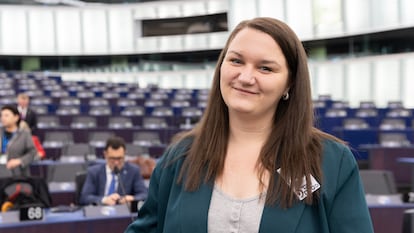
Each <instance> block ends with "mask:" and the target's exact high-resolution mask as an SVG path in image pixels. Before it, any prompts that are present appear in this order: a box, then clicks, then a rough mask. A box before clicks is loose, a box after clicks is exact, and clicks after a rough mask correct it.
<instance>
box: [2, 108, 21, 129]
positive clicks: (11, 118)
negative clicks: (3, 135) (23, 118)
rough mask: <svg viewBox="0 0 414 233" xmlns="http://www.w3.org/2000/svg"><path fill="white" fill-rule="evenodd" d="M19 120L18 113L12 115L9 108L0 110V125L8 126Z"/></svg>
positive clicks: (15, 123)
mask: <svg viewBox="0 0 414 233" xmlns="http://www.w3.org/2000/svg"><path fill="white" fill-rule="evenodd" d="M18 120H19V116H18V115H14V114H13V112H12V111H10V110H9V109H3V110H2V111H1V125H2V126H3V127H10V126H13V125H17V121H18Z"/></svg>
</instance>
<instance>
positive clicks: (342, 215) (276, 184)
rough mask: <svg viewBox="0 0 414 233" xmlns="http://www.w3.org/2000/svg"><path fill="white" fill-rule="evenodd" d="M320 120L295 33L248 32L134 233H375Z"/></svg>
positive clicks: (259, 24) (275, 23)
mask: <svg viewBox="0 0 414 233" xmlns="http://www.w3.org/2000/svg"><path fill="white" fill-rule="evenodd" d="M313 115H314V113H313V106H312V99H311V89H310V78H309V71H308V67H307V57H306V53H305V51H304V48H303V46H302V44H301V42H300V40H299V39H298V38H297V36H296V35H295V33H294V32H293V31H292V30H291V29H290V28H289V27H288V26H287V25H286V24H285V23H283V22H281V21H279V20H276V19H272V18H255V19H252V20H246V21H243V22H241V23H240V24H239V25H237V27H236V28H235V29H234V30H233V31H232V33H231V34H230V37H229V38H228V40H227V43H226V45H225V47H224V49H223V50H222V52H221V54H220V57H219V59H218V62H217V66H216V70H215V74H214V79H213V84H212V88H211V91H210V97H209V102H208V104H207V108H206V110H205V112H204V115H203V117H202V119H201V120H200V122H199V123H198V124H197V125H196V127H195V128H194V129H193V130H191V131H189V132H187V133H184V134H182V135H180V136H179V137H178V139H177V140H176V141H175V142H174V143H172V145H170V147H169V149H168V150H167V151H166V152H165V154H164V156H163V159H162V161H161V162H159V164H158V165H157V167H156V169H155V170H154V173H153V174H152V176H151V182H150V188H149V196H148V199H147V200H146V202H145V203H144V205H143V207H142V208H141V209H140V211H139V214H138V219H137V220H136V221H135V222H134V223H132V224H131V225H130V226H129V227H128V229H127V230H126V232H128V233H130V232H174V233H175V232H189V233H190V232H191V233H196V232H209V233H216V232H226V233H228V232H240V233H250V232H283V233H290V232H307V233H310V232H315V233H325V232H326V233H328V232H341V233H342V232H343V233H345V232H349V233H354V232H364V233H365V232H366V233H370V232H373V229H372V224H371V220H370V216H369V212H368V208H367V205H366V201H365V196H364V190H363V187H362V185H361V181H360V178H359V173H358V166H357V164H356V161H355V159H354V157H353V155H352V153H351V152H350V150H349V149H348V148H347V147H346V145H344V144H343V143H342V142H341V141H340V140H339V139H337V138H335V137H333V136H331V135H328V134H326V133H323V132H321V131H319V130H318V129H316V128H315V127H314V118H313Z"/></svg>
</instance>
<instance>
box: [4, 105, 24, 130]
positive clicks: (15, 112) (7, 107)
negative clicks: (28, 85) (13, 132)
mask: <svg viewBox="0 0 414 233" xmlns="http://www.w3.org/2000/svg"><path fill="white" fill-rule="evenodd" d="M3 110H9V111H10V112H12V113H13V115H15V116H19V119H18V120H17V122H16V125H17V126H19V124H20V120H21V119H20V113H19V110H18V109H17V107H16V106H15V105H11V104H6V105H4V106H3V107H1V110H0V111H1V112H2V111H3Z"/></svg>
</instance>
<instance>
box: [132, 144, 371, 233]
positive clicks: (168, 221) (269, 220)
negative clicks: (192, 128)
mask: <svg viewBox="0 0 414 233" xmlns="http://www.w3.org/2000/svg"><path fill="white" fill-rule="evenodd" d="M190 143H191V140H190V139H187V140H184V141H182V142H180V143H178V144H177V145H175V146H172V147H171V148H169V149H168V150H167V151H166V153H165V154H164V156H163V159H162V160H161V161H160V162H159V163H158V165H157V167H156V168H155V170H154V172H153V174H152V176H151V181H150V187H149V195H148V198H147V200H146V201H145V203H144V205H143V206H142V208H141V209H140V210H139V214H138V219H137V220H135V221H134V222H133V223H131V224H130V225H129V226H128V228H127V229H126V231H125V233H153V232H154V233H155V232H156V233H161V232H162V233H180V232H181V233H207V221H208V220H207V218H208V210H209V206H210V199H211V195H212V190H213V185H212V184H208V183H206V184H203V185H201V186H200V187H199V189H198V190H197V191H194V192H187V191H185V190H184V188H183V186H182V185H178V184H177V177H178V174H179V171H180V168H181V166H182V163H183V158H182V157H180V155H182V154H183V153H184V152H185V151H186V150H187V149H188V146H189V144H190ZM322 167H323V182H322V184H321V192H320V198H319V199H318V201H317V202H316V203H315V204H313V205H306V204H304V203H303V202H298V203H297V204H295V205H294V206H292V207H291V208H288V209H282V208H281V207H280V206H278V205H274V206H265V208H264V210H263V214H262V219H261V222H260V228H259V232H260V233H275V232H281V233H302V232H303V233H372V232H373V227H372V223H371V218H370V215H369V211H368V207H367V204H366V201H365V194H364V190H363V187H362V184H361V180H360V177H359V172H358V166H357V163H356V161H355V159H354V157H353V154H352V153H351V151H350V150H349V149H348V148H347V147H346V146H344V145H342V144H339V143H336V142H333V141H329V140H326V141H325V142H324V150H323V164H322Z"/></svg>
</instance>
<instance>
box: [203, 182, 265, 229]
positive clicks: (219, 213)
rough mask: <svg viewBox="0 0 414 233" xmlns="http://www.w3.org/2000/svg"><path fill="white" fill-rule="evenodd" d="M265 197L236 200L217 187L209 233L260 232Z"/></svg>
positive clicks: (211, 210) (210, 213) (213, 194)
mask: <svg viewBox="0 0 414 233" xmlns="http://www.w3.org/2000/svg"><path fill="white" fill-rule="evenodd" d="M264 197H265V196H264V195H262V197H261V195H258V196H256V197H251V198H246V199H235V198H233V197H230V196H229V195H227V194H225V193H224V192H223V191H221V190H220V189H219V188H218V187H217V186H215V187H214V189H213V193H212V196H211V201H210V208H209V212H208V233H255V232H259V226H260V220H261V218H262V213H263V209H264V203H265V198H264Z"/></svg>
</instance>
